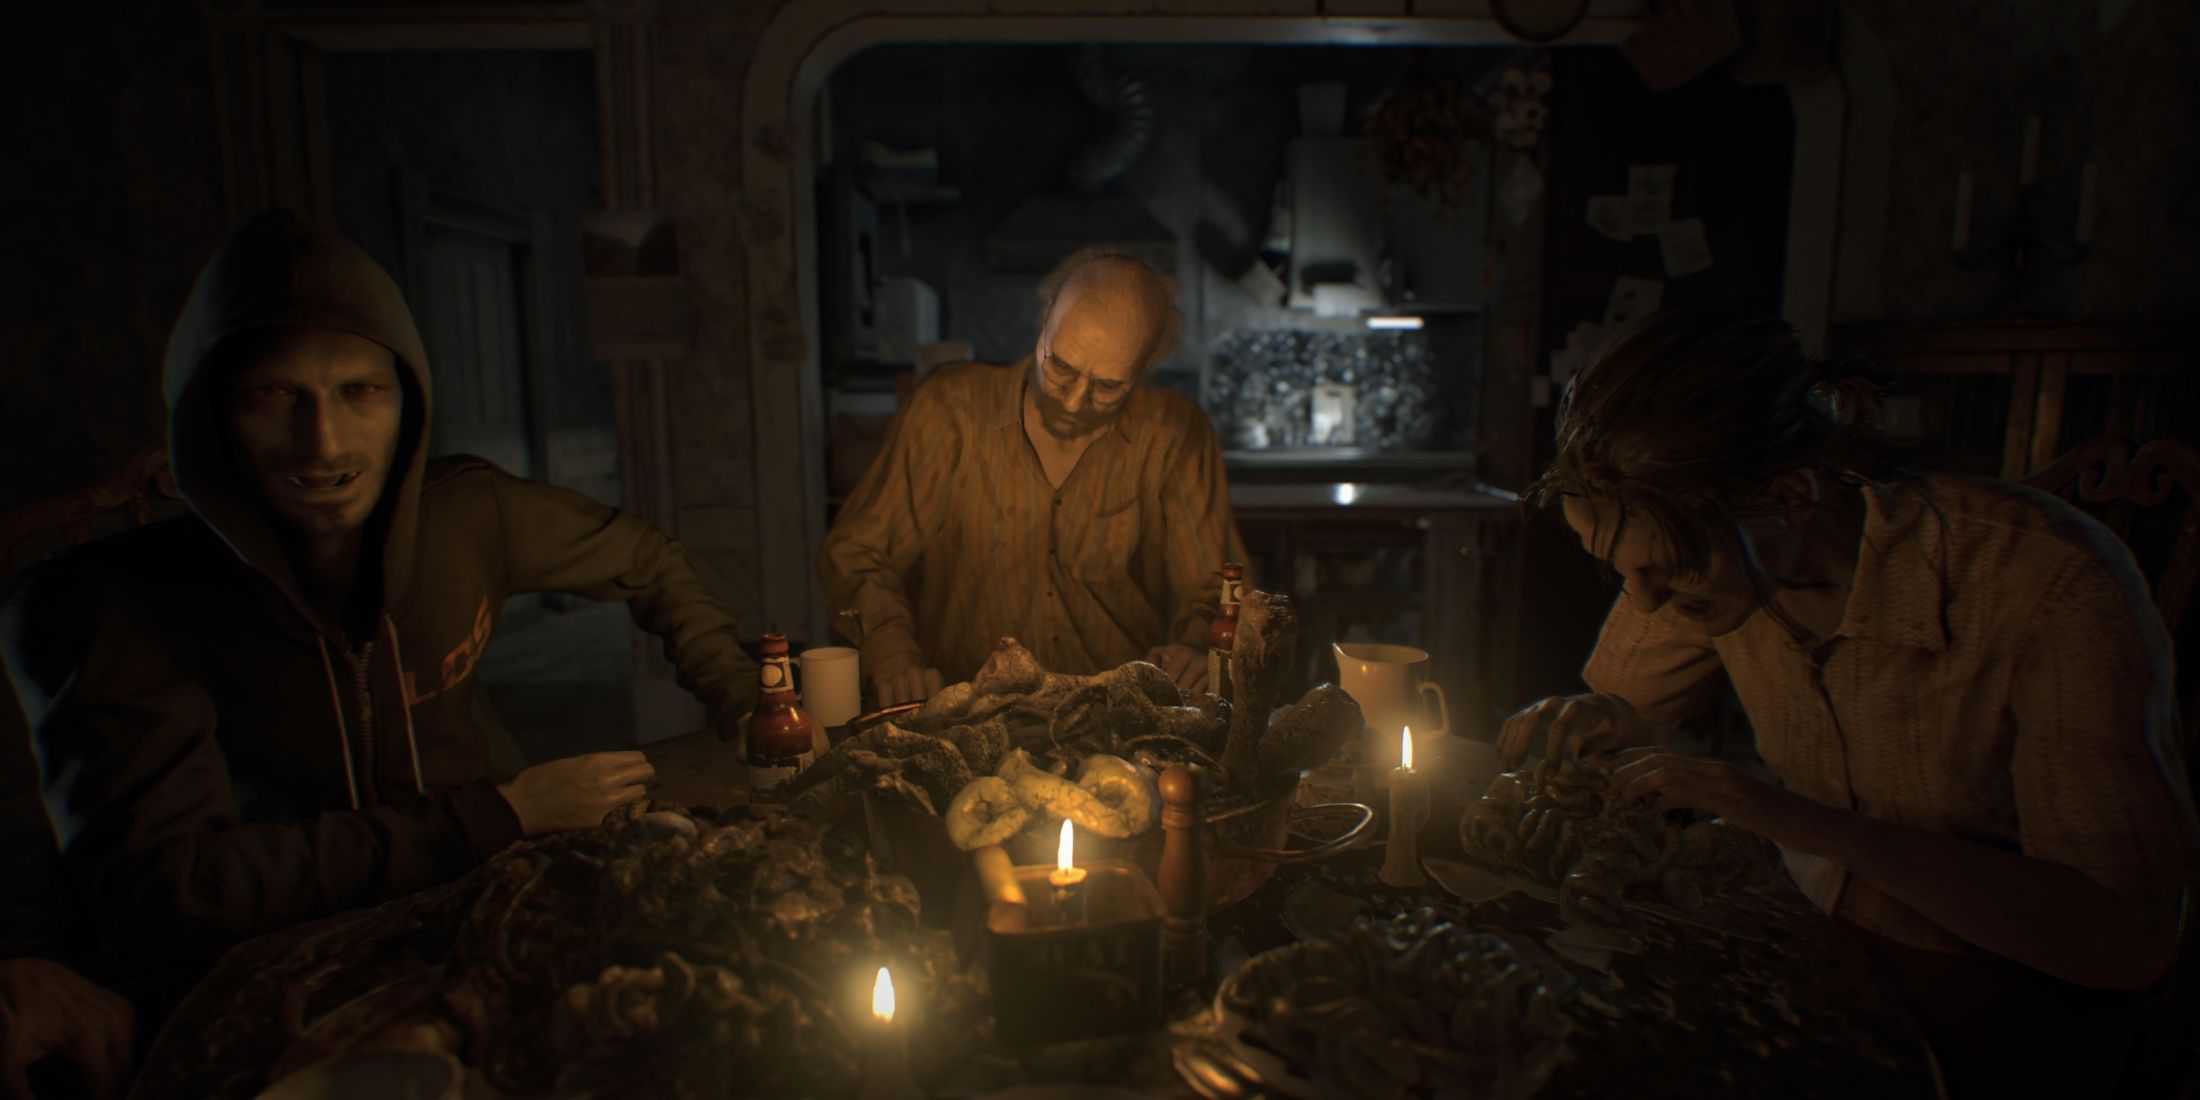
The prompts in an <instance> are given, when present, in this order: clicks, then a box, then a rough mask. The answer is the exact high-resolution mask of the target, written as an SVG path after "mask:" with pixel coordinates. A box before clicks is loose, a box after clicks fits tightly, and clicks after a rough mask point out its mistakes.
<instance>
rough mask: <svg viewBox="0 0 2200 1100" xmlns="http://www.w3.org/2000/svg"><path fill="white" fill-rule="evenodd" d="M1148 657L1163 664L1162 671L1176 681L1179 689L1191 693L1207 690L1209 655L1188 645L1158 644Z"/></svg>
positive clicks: (1158, 663)
mask: <svg viewBox="0 0 2200 1100" xmlns="http://www.w3.org/2000/svg"><path fill="white" fill-rule="evenodd" d="M1146 659H1147V660H1149V661H1152V662H1153V663H1154V664H1157V665H1160V666H1161V671H1163V672H1166V673H1168V674H1169V679H1171V680H1174V681H1176V686H1177V689H1178V690H1179V691H1182V692H1183V693H1184V694H1186V695H1190V694H1191V693H1192V692H1195V691H1205V690H1207V655H1206V654H1205V653H1202V652H1200V651H1199V650H1196V649H1193V648H1192V647H1191V646H1188V645H1165V646H1156V647H1155V648H1154V650H1153V651H1152V652H1150V653H1148V654H1146Z"/></svg>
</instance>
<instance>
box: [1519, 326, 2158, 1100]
mask: <svg viewBox="0 0 2200 1100" xmlns="http://www.w3.org/2000/svg"><path fill="white" fill-rule="evenodd" d="M1812 381H1813V379H1812V376H1811V372H1810V370H1809V369H1808V367H1807V365H1806V363H1805V360H1804V357H1803V355H1802V353H1801V350H1800V348H1799V346H1798V344H1797V342H1796V340H1795V337H1794V334H1793V333H1792V331H1791V330H1789V328H1788V327H1787V326H1786V325H1785V324H1783V323H1780V322H1776V321H1747V320H1733V319H1724V318H1715V317H1695V316H1683V315H1673V314H1667V315H1658V316H1653V317H1651V318H1648V319H1646V320H1645V321H1643V322H1641V323H1639V324H1638V325H1636V326H1634V327H1633V328H1632V329H1630V330H1626V331H1623V332H1621V333H1620V334H1617V335H1616V336H1615V337H1614V339H1613V340H1612V341H1611V342H1610V343H1609V344H1608V345H1607V347H1606V348H1605V349H1604V350H1603V352H1602V354H1600V355H1599V356H1598V357H1597V358H1596V359H1595V361H1594V362H1593V363H1591V364H1590V365H1589V366H1588V367H1587V368H1586V369H1584V370H1583V371H1582V372H1581V373H1580V374H1579V375H1578V376H1577V377H1576V378H1575V379H1574V380H1573V383H1572V384H1571V386H1570V387H1569V389H1568V391H1567V394H1566V397H1565V400H1564V402H1563V404H1562V406H1561V409H1560V413H1559V424H1558V438H1557V455H1556V458H1555V460H1554V461H1553V462H1552V464H1551V466H1550V468H1549V470H1548V471H1546V472H1545V473H1544V474H1543V476H1542V477H1541V478H1540V479H1539V480H1538V481H1537V482H1536V483H1535V485H1534V486H1533V487H1532V489H1531V491H1530V493H1529V497H1530V499H1531V500H1534V501H1537V502H1540V503H1543V504H1546V505H1548V504H1556V505H1557V506H1558V507H1559V508H1560V509H1561V510H1562V511H1563V512H1564V515H1565V519H1566V523H1567V525H1568V526H1569V527H1571V528H1572V529H1573V531H1574V533H1575V534H1576V535H1577V536H1578V537H1579V538H1580V540H1581V545H1582V547H1583V548H1584V549H1585V550H1587V551H1588V552H1589V553H1590V554H1591V555H1593V556H1595V557H1596V558H1597V559H1598V560H1599V561H1600V562H1602V563H1603V564H1604V566H1605V567H1606V568H1607V569H1608V570H1609V571H1610V572H1611V573H1612V574H1614V575H1615V578H1616V579H1617V580H1618V581H1619V582H1620V583H1621V586H1622V590H1623V594H1622V595H1621V597H1620V598H1619V599H1618V600H1617V601H1616V602H1615V603H1614V604H1613V606H1612V610H1611V612H1610V613H1609V615H1608V616H1607V618H1606V620H1605V623H1604V626H1603V629H1602V632H1601V634H1600V635H1599V638H1598V641H1597V645H1596V648H1595V651H1594V652H1593V653H1592V654H1591V655H1590V657H1589V661H1588V665H1587V667H1586V668H1585V669H1584V671H1583V679H1584V680H1585V682H1586V684H1587V686H1588V688H1589V693H1587V694H1583V695H1575V696H1569V697H1562V698H1553V699H1546V700H1543V701H1542V702H1539V703H1536V704H1533V705H1531V706H1529V707H1528V708H1526V709H1525V710H1523V711H1521V712H1520V713H1519V714H1516V715H1515V716H1513V717H1512V718H1511V719H1510V720H1508V721H1507V723H1506V725H1505V728H1504V730H1503V732H1502V734H1501V735H1500V739H1499V749H1500V754H1501V756H1503V757H1504V758H1505V759H1506V760H1507V761H1508V762H1510V761H1517V760H1518V759H1519V758H1520V757H1521V756H1522V755H1523V754H1525V753H1527V752H1528V751H1530V750H1531V749H1532V748H1534V747H1536V746H1538V745H1541V746H1543V747H1545V748H1547V749H1548V750H1549V751H1555V752H1580V751H1585V750H1588V751H1605V750H1620V751H1621V755H1622V760H1621V762H1620V763H1619V765H1618V766H1617V767H1616V769H1615V771H1614V778H1613V783H1614V795H1615V797H1619V798H1626V799H1640V800H1651V801H1654V802H1655V803H1656V804H1658V805H1660V806H1662V807H1664V808H1666V809H1687V810H1694V811H1699V812H1703V813H1708V814H1713V815H1717V816H1719V817H1722V818H1724V819H1726V820H1727V821H1728V822H1729V823H1731V824H1735V825H1739V826H1742V827H1744V828H1748V829H1750V830H1752V831H1754V832H1757V833H1758V834H1760V835H1762V836H1764V837H1766V838H1767V839H1770V840H1771V841H1773V842H1774V843H1776V844H1778V845H1779V846H1780V847H1781V849H1782V850H1783V852H1784V853H1785V854H1786V856H1787V862H1788V866H1789V869H1790V871H1791V873H1792V874H1793V876H1794V877H1795V879H1796V880H1797V882H1798V883H1799V885H1801V886H1802V888H1803V890H1804V892H1805V893H1806V894H1807V895H1808V896H1809V897H1810V898H1811V899H1812V900H1813V901H1814V902H1816V903H1817V904H1818V905H1819V906H1820V907H1822V908H1824V909H1825V910H1827V911H1828V912H1830V913H1832V914H1833V915H1834V916H1836V917H1837V918H1838V919H1840V920H1841V921H1843V922H1845V923H1847V924H1849V925H1851V926H1853V927H1854V928H1856V929H1857V930H1858V934H1859V937H1860V938H1861V939H1862V940H1863V941H1864V942H1865V943H1866V945H1867V946H1868V947H1869V948H1870V949H1871V954H1872V955H1873V957H1874V958H1875V959H1876V960H1877V961H1878V962H1879V964H1880V965H1882V966H1883V967H1884V968H1885V970H1886V973H1887V976H1888V977H1889V978H1890V979H1891V980H1892V981H1893V982H1894V983H1895V985H1896V986H1897V988H1899V989H1901V990H1902V991H1904V992H1905V993H1906V994H1907V996H1908V999H1909V1000H1910V1002H1911V1004H1912V1007H1913V1008H1914V1009H1915V1010H1916V1012H1917V1015H1918V1016H1919V1018H1920V1021H1921V1023H1922V1024H1923V1026H1924V1029H1925V1031H1926V1033H1927V1036H1928V1038H1929V1040H1930V1041H1931V1042H1932V1044H1933V1046H1934V1049H1935V1052H1936V1054H1937V1056H1938V1059H1939V1062H1940V1064H1941V1068H1942V1071H1943V1075H1944V1078H1945V1080H1946V1083H1947V1085H1948V1087H1949V1090H1950V1092H1951V1094H1953V1095H1958V1096H1963V1095H1974V1094H1978V1093H1980V1092H1982V1091H1984V1090H1985V1089H1986V1088H1987V1087H1989V1085H1990V1083H1995V1082H1998V1081H1999V1080H2002V1079H2007V1080H2012V1081H2018V1082H2022V1083H2024V1084H2027V1085H2030V1086H2034V1087H2037V1086H2039V1085H2041V1084H2043V1083H2052V1082H2054V1081H2055V1080H2057V1079H2058V1078H2064V1079H2067V1080H2068V1081H2069V1082H2070V1083H2071V1085H2072V1087H2074V1088H2078V1090H2079V1091H2080V1092H2082V1093H2084V1094H2088V1095H2105V1094H2106V1092H2105V1088H2106V1087H2108V1086H2109V1085H2110V1082H2112V1081H2113V1080H2114V1078H2113V1073H2114V1069H2115V1067H2116V1066H2117V1065H2118V1064H2119V1061H2118V1059H2120V1058H2121V1057H2122V1053H2121V1046H2120V1044H2122V1043H2123V1042H2124V1039H2125V1036H2126V1035H2127V1033H2128V1026H2129V1025H2128V1019H2129V1018H2128V1016H2126V1015H2125V1014H2124V1012H2123V1011H2122V1010H2125V1009H2128V1008H2130V1007H2131V1006H2132V1005H2133V1003H2134V992H2135V991H2145V990H2150V989H2153V988H2155V987H2157V986H2158V985H2159V984H2160V983H2161V982H2162V979H2163V978H2164V976H2165V975H2166V974H2167V973H2168V972H2169V970H2170V968H2171V966H2172V963H2173V961H2174V958H2175V956H2176V953H2177V943H2178V939H2179V929H2180V921H2181V914H2182V904H2183V898H2182V896H2183V891H2184V888H2185V885H2186V883H2187V881H2188V878H2189V875H2190V869H2191V867H2192V866H2193V864H2192V855H2193V852H2194V850H2195V845H2194V835H2195V833H2194V825H2193V822H2194V817H2193V810H2192V800H2191V792H2190V791H2189V790H2188V789H2187V783H2186V779H2185V776H2186V770H2185V766H2184V763H2183V761H2182V760H2181V759H2180V754H2179V748H2178V744H2177V738H2176V723H2177V715H2176V713H2175V705H2174V701H2173V700H2174V680H2175V676H2174V672H2173V665H2172V661H2171V656H2170V644H2169V640H2168V638H2167V635H2166V632H2165V630H2164V627H2163V624H2162V622H2161V619H2160V617H2159V615H2158V613H2157V612H2156V611H2155V609H2154V606H2153V604H2152V602H2151V600H2150V599H2149V598H2148V594H2147V585H2146V582H2145V580H2144V579H2143V578H2142V577H2141V576H2140V575H2139V573H2138V571H2137V567H2136V566H2135V564H2134V563H2133V561H2132V558H2131V555H2130V552H2129V551H2128V550H2127V549H2126V548H2125V547H2124V546H2123V545H2122V544H2121V543H2120V542H2118V541H2117V540H2116V538H2115V536H2114V535H2113V534H2111V533H2110V532H2109V531H2108V530H2107V529H2106V528H2105V527H2103V526H2101V525H2100V524H2099V523H2097V522H2095V521H2093V520H2092V519H2090V518H2088V517H2087V516H2085V515H2083V514H2082V513H2080V512H2078V511H2076V510H2075V509H2073V508H2071V507H2070V506H2069V505H2067V504H2065V503H2064V502H2062V501H2060V500H2057V499H2055V498H2053V497H2050V496H2047V495H2045V494H2041V493H2037V492H2034V491H2032V490H2029V489H2026V488H2023V487H2021V486H2017V485H2012V484H2008V483H2005V482H1999V481H1993V480H1990V479H1982V478H1966V477H1957V476H1947V475H1912V474H1903V473H1900V472H1897V471H1894V470H1890V469H1888V468H1886V467H1885V465H1884V464H1883V463H1881V462H1879V461H1877V460H1876V458H1875V452H1874V450H1873V449H1872V448H1870V447H1869V446H1867V445H1865V441H1864V440H1863V439H1862V438H1860V437H1859V436H1858V435H1857V434H1856V433H1854V432H1851V431H1848V430H1845V429H1843V428H1841V427H1839V426H1837V425H1836V424H1835V423H1834V422H1833V421H1832V420H1831V419H1830V418H1829V417H1827V416H1825V415H1823V414H1822V413H1821V412H1820V410H1819V409H1818V408H1817V407H1816V406H1815V405H1814V404H1813V402H1812V400H1811V394H1810V387H1811V384H1812ZM1728 682H1730V683H1731V684H1732V686H1733V688H1734V690H1735V693H1736V694H1737V696H1738V697H1739V699H1740V701H1741V703H1742V706H1743V709H1744V710H1745V711H1746V713H1747V714H1748V717H1749V720H1750V724H1751V725H1752V726H1753V727H1754V729H1755V732H1756V737H1757V748H1758V752H1759V754H1760V755H1761V756H1762V757H1763V759H1764V762H1765V764H1766V765H1767V766H1768V767H1769V769H1770V771H1771V773H1772V774H1773V776H1775V777H1776V780H1777V781H1776V782H1770V781H1767V780H1765V779H1763V778H1760V777H1759V774H1758V773H1756V772H1754V771H1752V770H1750V769H1746V768H1743V767H1740V766H1737V765H1735V764H1732V763H1728V762H1724V761H1719V760H1712V759H1707V758H1703V757H1696V756H1689V755H1685V754H1682V753H1679V752H1675V751H1672V750H1671V748H1670V746H1671V745H1672V743H1673V736H1672V735H1673V733H1674V732H1675V730H1676V729H1677V728H1678V727H1679V726H1680V725H1681V724H1682V723H1685V722H1687V721H1688V720H1690V719H1691V718H1693V717H1695V716H1696V715H1698V714H1700V713H1701V709H1702V708H1703V707H1705V706H1707V705H1708V704H1709V703H1711V702H1713V701H1714V700H1715V699H1716V698H1717V696H1718V695H1719V694H1720V691H1721V687H1722V685H1723V684H1725V683H1728ZM2117 1021H2124V1022H2123V1023H2118V1022H2117ZM2104 1060H2105V1061H2104ZM2104 1071H2105V1072H2106V1074H2107V1076H2104Z"/></svg>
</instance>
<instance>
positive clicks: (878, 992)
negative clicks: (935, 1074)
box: [862, 966, 920, 1100]
mask: <svg viewBox="0 0 2200 1100" xmlns="http://www.w3.org/2000/svg"><path fill="white" fill-rule="evenodd" d="M894 999H895V998H894V976H893V975H892V974H890V973H888V972H887V970H886V968H885V967H883V966H882V967H879V968H878V976H877V977H876V978H873V979H872V980H871V1030H872V1034H871V1035H870V1036H869V1041H868V1042H866V1043H865V1044H864V1059H863V1062H864V1065H863V1093H862V1096H863V1100H910V1098H913V1097H916V1096H918V1095H920V1094H919V1093H918V1092H917V1085H916V1082H915V1081H914V1080H912V1079H911V1078H910V1076H909V1031H908V1028H907V1027H900V1026H896V1025H895V1023H894V1016H895V1006H894Z"/></svg>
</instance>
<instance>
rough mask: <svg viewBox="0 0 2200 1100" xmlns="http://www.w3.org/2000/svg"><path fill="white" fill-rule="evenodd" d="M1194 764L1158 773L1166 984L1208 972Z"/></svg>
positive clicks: (1199, 777) (1193, 980) (1188, 981)
mask: <svg viewBox="0 0 2200 1100" xmlns="http://www.w3.org/2000/svg"><path fill="white" fill-rule="evenodd" d="M1205 778H1206V777H1205V774H1204V771H1203V769H1201V768H1200V767H1199V766H1198V765H1196V764H1171V765H1170V766H1169V767H1167V768H1165V769H1163V770H1162V772H1161V784H1160V786H1161V829H1162V841H1161V875H1160V881H1159V882H1158V883H1157V884H1156V885H1158V886H1159V887H1160V888H1161V905H1162V908H1163V909H1165V910H1166V911H1167V912H1166V915H1165V916H1164V917H1163V918H1162V921H1161V966H1162V973H1163V976H1164V978H1165V980H1166V981H1167V982H1168V984H1170V985H1172V986H1178V985H1197V984H1199V983H1200V982H1202V981H1204V980H1205V979H1206V977H1207V852H1206V848H1205V845H1204V843H1203V840H1204V838H1202V837H1201V836H1200V829H1201V825H1200V818H1201V816H1202V814H1201V812H1200V793H1201V792H1200V787H1201V785H1202V783H1203V781H1204V780H1205Z"/></svg>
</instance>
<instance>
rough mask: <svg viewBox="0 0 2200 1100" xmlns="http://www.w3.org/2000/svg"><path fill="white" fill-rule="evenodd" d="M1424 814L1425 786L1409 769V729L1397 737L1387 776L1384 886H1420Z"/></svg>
mask: <svg viewBox="0 0 2200 1100" xmlns="http://www.w3.org/2000/svg"><path fill="white" fill-rule="evenodd" d="M1427 815H1428V787H1427V785H1426V784H1425V783H1423V782H1422V778H1421V774H1420V773H1419V772H1417V771H1414V770H1413V727H1411V726H1407V727H1406V728H1405V729H1404V730H1403V731H1402V732H1401V733H1400V734H1399V735H1398V766H1397V767H1396V768H1395V769H1393V770H1392V771H1391V773H1390V843H1389V844H1387V845H1386V846H1385V847H1384V851H1383V870H1382V875H1381V878H1382V880H1383V884H1384V885H1386V886H1421V885H1424V884H1426V883H1427V882H1428V875H1427V874H1425V873H1423V872H1422V870H1421V826H1422V824H1423V823H1424V822H1425V820H1426V818H1427Z"/></svg>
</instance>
